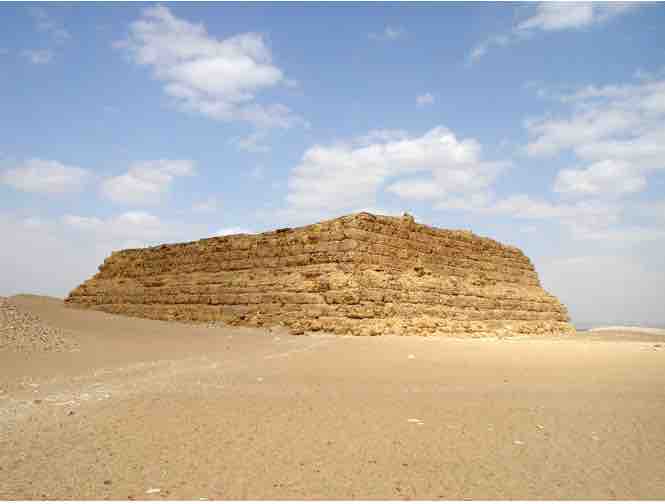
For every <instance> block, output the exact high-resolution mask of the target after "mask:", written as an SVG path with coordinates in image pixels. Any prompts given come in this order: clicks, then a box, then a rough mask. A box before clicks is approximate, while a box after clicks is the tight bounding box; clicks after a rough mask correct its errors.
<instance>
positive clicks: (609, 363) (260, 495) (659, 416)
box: [0, 296, 665, 499]
mask: <svg viewBox="0 0 665 504" xmlns="http://www.w3.org/2000/svg"><path fill="white" fill-rule="evenodd" d="M13 302H14V303H15V304H16V305H17V306H19V307H21V308H22V309H25V310H29V311H31V312H33V313H35V314H36V315H38V316H39V317H40V318H41V320H43V321H44V322H45V323H48V324H50V325H51V326H54V327H59V328H62V330H63V332H64V334H65V335H66V336H67V337H68V338H71V339H72V340H74V341H75V342H76V344H77V347H76V350H77V351H69V352H58V353H52V352H51V353H49V352H42V353H33V354H27V353H26V354H18V353H16V352H0V370H1V371H0V390H2V392H0V475H1V477H0V499H10V498H18V499H31V498H76V499H88V498H113V499H128V498H135V499H146V498H150V499H151V498H161V499H182V498H187V499H199V498H209V499H264V498H272V499H287V498H288V499H300V498H307V499H336V498H344V499H375V498H380V499H407V498H408V499H463V498H476V499H567V498H577V499H614V498H620V499H646V498H650V499H665V471H663V470H662V469H663V462H662V461H663V460H665V345H664V344H663V343H661V342H659V341H657V340H655V339H654V338H657V336H655V335H651V336H649V338H651V339H641V340H639V341H634V340H632V341H631V340H626V339H625V337H626V335H624V336H623V337H622V336H621V335H616V334H615V335H614V336H612V338H611V339H613V340H612V341H607V340H603V339H596V338H600V337H601V336H600V334H599V333H596V334H595V335H593V338H592V337H589V336H587V333H580V335H579V336H578V338H577V339H570V338H569V339H558V340H557V339H538V340H510V339H508V340H488V339H480V340H456V339H427V338H404V337H402V338H399V337H375V338H361V337H347V338H340V337H330V336H326V335H316V336H312V335H304V336H292V335H289V334H287V333H285V332H280V331H273V332H269V331H267V330H258V329H229V328H206V327H192V326H186V325H181V324H169V323H166V322H158V321H150V320H141V319H131V318H123V317H120V316H113V315H108V314H104V313H98V312H91V311H81V310H72V309H67V308H64V307H63V305H62V303H61V302H60V301H59V300H54V299H48V298H38V297H31V296H28V297H18V298H14V299H13ZM640 338H646V337H645V336H640ZM149 490H153V491H152V493H146V492H147V491H149Z"/></svg>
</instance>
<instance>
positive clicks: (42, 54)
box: [21, 49, 53, 65]
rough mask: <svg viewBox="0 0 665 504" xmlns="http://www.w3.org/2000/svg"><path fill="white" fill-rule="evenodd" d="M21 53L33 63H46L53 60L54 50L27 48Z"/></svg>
mask: <svg viewBox="0 0 665 504" xmlns="http://www.w3.org/2000/svg"><path fill="white" fill-rule="evenodd" d="M21 55H22V56H23V57H24V58H26V59H27V60H28V61H29V62H30V63H32V64H33V65H46V64H47V63H50V62H51V61H52V60H53V51H51V50H50V49H25V50H24V51H21Z"/></svg>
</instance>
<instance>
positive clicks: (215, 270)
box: [66, 213, 574, 335]
mask: <svg viewBox="0 0 665 504" xmlns="http://www.w3.org/2000/svg"><path fill="white" fill-rule="evenodd" d="M66 302H67V303H69V304H71V305H77V306H81V307H87V308H94V309H97V310H102V311H106V312H111V313H120V314H125V315H132V316H138V317H147V318H154V319H162V320H188V321H215V320H222V321H225V322H227V323H230V324H243V325H252V326H273V325H285V326H288V327H290V328H291V329H292V330H294V331H295V332H300V331H327V332H333V333H337V334H358V335H377V334H428V335H429V334H450V335H465V334H466V335H502V334H543V333H568V332H573V331H574V329H573V328H572V326H571V325H570V324H569V323H568V321H569V319H568V314H567V312H566V308H565V307H564V306H563V305H562V304H561V303H559V302H558V300H557V299H556V298H555V297H554V296H552V295H550V294H548V293H547V292H545V291H544V290H543V289H542V287H541V286H540V283H539V281H538V275H537V274H536V272H535V270H534V267H533V265H532V264H531V262H530V261H529V259H528V258H527V257H526V256H525V255H524V254H523V253H522V252H521V251H520V250H519V249H517V248H515V247H510V246H505V245H502V244H500V243H498V242H496V241H494V240H491V239H488V238H481V237H479V236H476V235H474V234H473V233H471V232H469V231H450V230H443V229H436V228H432V227H428V226H425V225H422V224H417V223H416V222H414V220H413V218H412V217H410V216H405V217H402V218H396V217H385V216H379V215H372V214H369V213H359V214H353V215H348V216H344V217H340V218H338V219H333V220H329V221H325V222H321V223H318V224H313V225H310V226H304V227H300V228H294V229H278V230H277V231H272V232H267V233H261V234H256V235H246V234H241V235H234V236H223V237H216V238H207V239H203V240H199V241H195V242H191V243H180V244H175V245H161V246H157V247H151V248H144V249H131V250H122V251H120V252H114V253H113V254H112V255H111V256H110V257H108V258H107V259H106V260H105V261H104V264H103V265H102V266H100V268H99V272H98V273H97V274H96V275H95V276H94V277H92V278H91V279H90V280H88V281H87V282H85V283H84V284H82V285H81V286H79V287H78V288H76V289H74V291H72V293H71V294H70V295H69V297H68V298H67V300H66Z"/></svg>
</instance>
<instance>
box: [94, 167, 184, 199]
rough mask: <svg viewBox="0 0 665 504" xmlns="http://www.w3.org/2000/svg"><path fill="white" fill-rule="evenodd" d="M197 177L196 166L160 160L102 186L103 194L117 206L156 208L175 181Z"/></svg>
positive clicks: (109, 179) (117, 177)
mask: <svg viewBox="0 0 665 504" xmlns="http://www.w3.org/2000/svg"><path fill="white" fill-rule="evenodd" d="M193 174H194V162H193V161H189V160H169V159H159V160H155V161H142V162H137V163H134V164H132V165H131V166H130V167H129V170H128V171H127V173H124V174H122V175H118V176H116V177H110V178H108V179H106V180H105V181H104V182H103V183H102V187H101V192H102V194H103V195H104V196H105V197H106V198H108V199H110V200H111V201H113V202H114V203H124V204H130V205H133V204H139V205H156V204H158V203H160V201H161V199H162V198H163V196H164V195H166V194H167V193H168V191H169V189H170V187H171V183H172V182H173V180H174V179H175V178H176V177H183V176H188V175H193Z"/></svg>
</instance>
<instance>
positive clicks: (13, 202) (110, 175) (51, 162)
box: [0, 3, 665, 325]
mask: <svg viewBox="0 0 665 504" xmlns="http://www.w3.org/2000/svg"><path fill="white" fill-rule="evenodd" d="M0 22H1V23H2V30H0V69H2V77H1V78H0V110H1V113H0V235H1V236H3V238H4V239H3V241H4V243H3V245H2V247H0V293H3V294H11V293H16V292H35V293H43V294H50V295H58V296H64V295H66V293H67V292H68V291H69V290H70V289H71V288H73V287H74V286H75V285H77V284H78V283H80V282H81V281H83V280H84V279H85V278H87V277H88V276H90V275H91V274H93V273H94V272H95V271H96V267H97V265H98V264H99V263H101V262H102V261H103V259H104V257H106V256H108V255H109V254H110V252H111V251H112V250H117V249H121V248H125V247H134V246H145V245H150V244H155V243H162V242H174V241H184V240H195V239H198V238H201V237H205V236H213V235H216V234H224V233H230V232H240V231H246V232H259V231H264V230H269V229H273V228H275V227H283V226H294V225H301V224H307V223H311V222H315V221H318V220H321V219H324V218H332V217H336V216H339V215H343V214H345V213H349V212H353V211H359V210H369V211H374V212H378V213H386V214H397V215H399V214H401V213H402V212H404V211H408V212H410V213H412V214H413V215H415V216H416V219H417V220H418V221H419V222H423V223H426V224H430V225H435V226H440V227H448V228H458V229H460V228H461V229H471V230H472V231H474V232H476V233H478V234H480V235H484V236H490V237H493V238H495V239H498V240H500V241H502V242H505V243H510V244H513V245H516V246H518V247H520V248H522V249H523V250H524V252H525V253H526V254H527V255H529V256H530V257H531V258H532V260H533V262H534V264H535V266H536V269H537V270H538V272H539V274H540V276H541V280H542V282H543V284H544V286H545V288H547V289H548V290H549V291H551V292H552V293H553V294H555V295H557V296H559V297H560V298H561V300H562V301H563V302H564V303H566V304H567V305H568V306H569V309H570V312H571V315H572V316H573V320H574V321H575V322H577V323H580V324H585V323H595V322H607V323H644V324H652V325H665V313H664V310H663V306H665V296H664V295H663V292H664V291H665V290H664V289H663V288H662V285H664V284H665V259H664V256H665V254H663V253H662V250H663V246H664V245H665V176H664V171H665V38H663V37H662V27H663V26H665V6H664V5H663V4H662V3H633V4H621V3H592V4H589V3H565V4H563V3H496V4H485V3H446V4H413V3H409V4H406V3H404V4H402V3H392V4H314V3H312V4H297V5H296V4H241V3H212V4H210V3H206V4H190V3H162V4H147V3H146V4H140V3H135V4H118V5H114V4H105V5H90V6H88V5H84V4H39V3H32V4H16V3H14V4H2V5H0ZM659 29H660V31H659Z"/></svg>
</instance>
